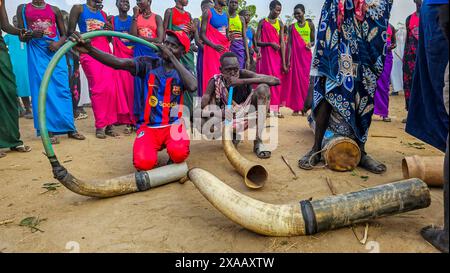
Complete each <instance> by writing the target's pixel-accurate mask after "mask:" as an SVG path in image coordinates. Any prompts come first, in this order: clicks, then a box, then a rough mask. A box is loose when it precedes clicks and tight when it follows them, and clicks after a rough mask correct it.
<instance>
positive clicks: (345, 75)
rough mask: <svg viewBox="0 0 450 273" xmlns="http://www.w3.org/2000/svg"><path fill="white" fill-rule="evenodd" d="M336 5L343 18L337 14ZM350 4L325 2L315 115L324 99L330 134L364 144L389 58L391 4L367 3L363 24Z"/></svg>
mask: <svg viewBox="0 0 450 273" xmlns="http://www.w3.org/2000/svg"><path fill="white" fill-rule="evenodd" d="M340 1H341V2H342V5H343V13H342V12H341V13H340V12H339V2H340ZM354 1H355V0H325V4H324V6H323V8H322V13H321V18H320V23H319V29H318V33H317V41H318V42H317V46H316V52H315V56H314V59H313V64H312V71H313V73H315V74H313V75H315V76H316V80H315V86H314V101H313V110H314V109H315V108H316V107H317V106H318V105H319V103H320V102H321V101H322V100H323V99H326V101H327V102H328V103H329V104H331V105H332V107H333V114H332V119H331V121H332V122H330V123H331V125H330V128H329V129H331V130H332V131H334V132H335V133H336V134H339V135H343V136H347V137H351V138H353V139H354V140H356V141H357V142H359V143H365V142H366V141H367V134H368V131H369V127H370V123H371V120H372V114H373V111H374V94H375V90H376V87H377V80H378V78H379V77H380V75H381V73H382V72H383V66H384V60H385V57H386V52H387V46H386V41H387V27H388V24H389V16H390V12H391V8H392V3H393V0H365V4H366V6H367V11H366V13H365V15H364V17H363V19H362V20H359V19H357V16H356V15H355V14H356V8H355V5H354ZM339 14H341V16H340V15H339ZM339 18H340V20H341V21H340V22H341V24H340V26H338V19H339Z"/></svg>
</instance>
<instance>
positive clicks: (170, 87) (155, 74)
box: [135, 58, 185, 127]
mask: <svg viewBox="0 0 450 273" xmlns="http://www.w3.org/2000/svg"><path fill="white" fill-rule="evenodd" d="M135 62H136V76H138V77H141V78H144V79H145V82H146V84H145V87H144V94H143V96H140V97H141V98H143V99H144V101H143V102H139V103H141V104H143V105H144V107H143V108H142V109H145V110H144V111H143V112H142V113H139V120H138V122H137V125H138V127H140V126H142V125H147V126H148V127H164V126H169V125H172V124H178V123H179V122H180V118H181V114H182V110H183V109H182V106H183V94H184V90H185V88H184V84H183V81H182V80H181V77H180V75H179V74H178V71H177V70H175V69H172V70H170V71H166V70H165V68H164V66H162V65H161V64H162V61H159V62H158V64H157V65H155V62H149V60H148V59H146V58H136V59H135ZM135 97H136V96H135Z"/></svg>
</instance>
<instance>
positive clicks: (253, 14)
mask: <svg viewBox="0 0 450 273" xmlns="http://www.w3.org/2000/svg"><path fill="white" fill-rule="evenodd" d="M241 10H248V11H249V12H250V24H249V26H251V27H252V28H254V29H257V28H258V20H257V18H258V15H257V14H256V6H255V5H248V4H247V1H245V0H239V8H238V13H239V12H240V11H241Z"/></svg>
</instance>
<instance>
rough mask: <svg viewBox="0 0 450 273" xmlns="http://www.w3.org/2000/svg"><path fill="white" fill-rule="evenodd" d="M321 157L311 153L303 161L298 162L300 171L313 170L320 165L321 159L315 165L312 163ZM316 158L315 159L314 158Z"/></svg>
mask: <svg viewBox="0 0 450 273" xmlns="http://www.w3.org/2000/svg"><path fill="white" fill-rule="evenodd" d="M318 155H319V153H316V152H313V151H309V152H308V153H307V154H306V155H305V156H303V157H302V158H301V159H299V160H298V167H299V168H300V169H303V170H307V171H310V170H313V169H314V166H315V165H316V164H317V163H319V161H320V158H319V160H318V161H317V162H314V163H315V164H314V165H311V163H312V161H313V160H314V158H315V157H317V156H318ZM313 156H314V158H313Z"/></svg>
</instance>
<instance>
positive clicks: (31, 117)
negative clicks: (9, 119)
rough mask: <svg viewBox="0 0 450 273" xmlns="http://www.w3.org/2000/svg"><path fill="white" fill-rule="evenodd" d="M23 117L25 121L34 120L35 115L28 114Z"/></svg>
mask: <svg viewBox="0 0 450 273" xmlns="http://www.w3.org/2000/svg"><path fill="white" fill-rule="evenodd" d="M23 117H24V118H25V119H33V113H26V114H25V115H24V116H23Z"/></svg>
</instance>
